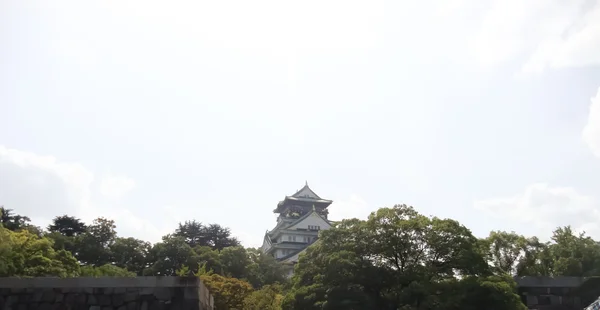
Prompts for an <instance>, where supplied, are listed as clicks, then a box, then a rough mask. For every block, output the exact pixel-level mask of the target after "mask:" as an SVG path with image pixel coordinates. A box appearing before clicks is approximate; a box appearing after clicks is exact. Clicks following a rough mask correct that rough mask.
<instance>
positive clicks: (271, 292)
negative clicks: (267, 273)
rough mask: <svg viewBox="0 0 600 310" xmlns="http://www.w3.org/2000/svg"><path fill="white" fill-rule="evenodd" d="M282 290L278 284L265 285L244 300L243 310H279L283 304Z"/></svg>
mask: <svg viewBox="0 0 600 310" xmlns="http://www.w3.org/2000/svg"><path fill="white" fill-rule="evenodd" d="M282 292H283V288H282V287H281V285H279V284H274V285H266V286H264V287H263V288H261V289H260V290H256V291H254V292H252V293H250V294H249V295H248V296H247V297H246V299H244V307H243V309H245V310H280V309H281V306H282V302H283V295H282Z"/></svg>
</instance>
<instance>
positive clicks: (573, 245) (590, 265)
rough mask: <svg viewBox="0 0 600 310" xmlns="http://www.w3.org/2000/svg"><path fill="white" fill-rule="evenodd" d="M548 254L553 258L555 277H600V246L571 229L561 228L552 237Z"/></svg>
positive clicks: (553, 273) (583, 234)
mask: <svg viewBox="0 0 600 310" xmlns="http://www.w3.org/2000/svg"><path fill="white" fill-rule="evenodd" d="M552 241H553V243H552V244H550V246H549V251H548V254H549V255H550V256H551V258H552V275H554V276H573V277H583V276H596V275H600V244H598V242H597V241H595V240H594V239H592V238H590V237H589V236H586V234H585V233H580V234H575V233H574V232H573V230H572V229H571V227H569V226H567V227H559V228H557V229H556V230H555V231H554V232H553V235H552Z"/></svg>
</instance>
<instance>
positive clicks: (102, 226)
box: [76, 217, 117, 266]
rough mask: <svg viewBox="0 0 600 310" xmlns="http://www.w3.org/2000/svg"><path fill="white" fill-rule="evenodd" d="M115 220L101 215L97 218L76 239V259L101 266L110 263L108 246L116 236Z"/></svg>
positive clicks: (113, 241) (110, 255)
mask: <svg viewBox="0 0 600 310" xmlns="http://www.w3.org/2000/svg"><path fill="white" fill-rule="evenodd" d="M115 229H116V226H115V222H114V221H113V220H109V219H106V218H103V217H100V218H97V219H95V220H94V222H93V223H92V224H91V225H89V226H88V228H87V231H86V232H85V233H84V234H81V235H79V236H78V237H77V239H76V248H77V253H76V255H77V259H79V261H81V262H82V263H83V264H86V265H92V266H102V265H105V264H108V263H110V261H111V257H112V254H111V253H110V247H111V246H112V245H113V244H114V243H115V240H116V238H117V232H116V230H115Z"/></svg>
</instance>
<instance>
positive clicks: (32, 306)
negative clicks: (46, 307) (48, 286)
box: [27, 302, 40, 310]
mask: <svg viewBox="0 0 600 310" xmlns="http://www.w3.org/2000/svg"><path fill="white" fill-rule="evenodd" d="M39 307H40V304H38V303H36V302H35V303H30V304H28V305H27V310H37V309H38V308H39Z"/></svg>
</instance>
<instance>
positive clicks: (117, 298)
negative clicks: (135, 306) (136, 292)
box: [112, 294, 125, 307]
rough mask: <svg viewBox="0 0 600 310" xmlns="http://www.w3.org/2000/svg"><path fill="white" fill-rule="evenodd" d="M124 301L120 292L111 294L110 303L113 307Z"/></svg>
mask: <svg viewBox="0 0 600 310" xmlns="http://www.w3.org/2000/svg"><path fill="white" fill-rule="evenodd" d="M124 303H125V297H124V296H123V295H122V294H114V295H112V305H113V307H120V306H121V305H123V304H124Z"/></svg>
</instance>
